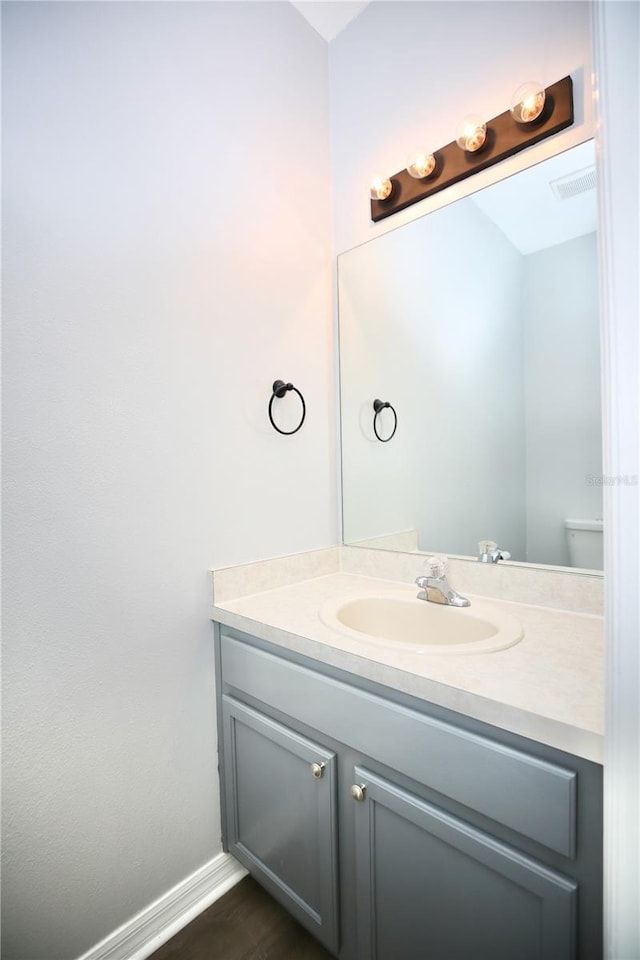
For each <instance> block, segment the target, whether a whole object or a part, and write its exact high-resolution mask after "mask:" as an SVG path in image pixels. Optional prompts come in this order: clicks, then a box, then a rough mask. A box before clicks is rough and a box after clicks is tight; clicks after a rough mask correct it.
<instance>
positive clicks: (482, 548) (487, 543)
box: [478, 540, 498, 555]
mask: <svg viewBox="0 0 640 960" xmlns="http://www.w3.org/2000/svg"><path fill="white" fill-rule="evenodd" d="M497 549H498V544H497V543H496V542H495V540H480V542H479V543H478V554H479V555H480V554H483V553H493V551H494V550H497Z"/></svg>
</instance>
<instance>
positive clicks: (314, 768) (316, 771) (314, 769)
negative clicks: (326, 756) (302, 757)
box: [311, 763, 324, 780]
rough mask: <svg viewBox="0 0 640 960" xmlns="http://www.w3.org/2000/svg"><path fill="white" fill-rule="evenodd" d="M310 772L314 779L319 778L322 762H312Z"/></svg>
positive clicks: (322, 766) (322, 771) (322, 769)
mask: <svg viewBox="0 0 640 960" xmlns="http://www.w3.org/2000/svg"><path fill="white" fill-rule="evenodd" d="M311 773H312V775H313V776H314V777H315V778H316V780H319V779H320V777H321V776H322V774H323V773H324V763H312V764H311Z"/></svg>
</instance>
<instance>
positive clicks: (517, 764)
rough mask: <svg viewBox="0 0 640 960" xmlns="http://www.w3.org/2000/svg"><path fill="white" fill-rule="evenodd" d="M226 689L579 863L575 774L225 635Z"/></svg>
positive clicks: (223, 652) (223, 672) (223, 644)
mask: <svg viewBox="0 0 640 960" xmlns="http://www.w3.org/2000/svg"><path fill="white" fill-rule="evenodd" d="M221 645H222V646H221V657H222V679H223V685H224V686H225V688H227V687H231V688H232V689H234V690H237V691H239V692H243V693H245V694H247V695H249V696H251V697H254V698H255V699H257V700H260V701H262V702H263V703H265V704H268V705H269V706H272V707H274V708H276V709H277V710H280V711H282V712H283V713H285V714H287V715H289V716H291V717H293V718H295V719H297V720H299V721H301V722H302V723H305V724H307V725H308V726H310V727H313V728H314V729H316V730H322V732H323V733H324V734H326V735H327V736H328V737H331V738H332V739H335V740H338V741H340V742H342V743H345V744H348V745H349V746H351V747H353V748H354V749H355V750H358V751H361V752H362V753H364V754H366V755H368V756H370V757H373V758H375V759H376V760H378V761H379V762H380V763H383V764H385V765H386V766H389V767H391V768H393V769H394V770H397V771H398V772H399V773H401V774H404V775H405V776H407V777H410V778H411V779H413V780H416V781H417V782H418V783H423V784H425V785H428V786H429V787H431V788H432V789H434V790H437V791H438V792H439V793H442V794H444V795H445V796H448V797H450V798H451V799H453V800H456V801H458V802H459V803H462V804H465V805H466V806H468V807H470V808H472V809H473V810H476V811H478V813H481V814H484V815H485V816H487V817H490V818H492V819H493V820H497V821H498V822H499V823H501V824H504V825H505V826H506V827H509V828H510V829H512V830H515V831H517V832H518V833H521V834H523V835H524V836H526V837H529V838H530V839H532V840H535V841H537V842H538V843H541V844H543V845H544V846H546V847H549V848H550V849H551V850H555V851H556V852H558V853H560V854H562V855H563V856H566V857H574V856H575V833H576V827H575V817H576V815H575V809H576V780H577V775H576V773H575V771H572V770H568V769H565V768H564V767H561V766H558V765H556V764H553V763H547V762H546V761H544V760H540V759H538V758H537V757H533V756H530V755H529V754H527V753H524V752H522V751H520V750H515V749H513V748H511V747H507V746H504V745H503V744H500V743H497V742H495V741H493V740H489V739H488V738H486V737H483V736H480V735H478V734H475V733H471V732H469V731H467V730H465V729H463V728H461V727H457V726H454V725H453V724H450V723H447V722H444V721H441V720H437V719H435V718H433V717H429V716H427V715H424V714H422V713H418V712H417V711H415V710H412V709H410V708H408V707H403V706H400V705H399V704H396V703H392V702H389V701H387V700H385V699H383V698H382V697H379V696H376V695H375V694H371V693H367V692H366V691H363V690H359V689H357V688H355V687H352V686H350V685H349V684H347V683H343V682H341V681H339V680H335V679H333V678H332V677H326V676H323V675H322V674H319V673H316V672H315V671H313V670H311V669H308V668H307V667H303V666H300V665H299V664H296V663H291V662H290V661H288V660H284V659H282V658H280V657H277V656H275V655H273V654H271V653H267V652H266V651H264V650H258V649H256V648H255V647H251V646H249V645H248V644H246V643H244V642H242V641H240V640H238V639H236V638H235V637H233V636H230V635H228V634H226V632H225V631H224V630H223V632H222V636H221Z"/></svg>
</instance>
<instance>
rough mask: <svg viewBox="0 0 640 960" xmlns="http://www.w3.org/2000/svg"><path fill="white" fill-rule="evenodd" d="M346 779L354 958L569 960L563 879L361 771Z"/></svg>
mask: <svg viewBox="0 0 640 960" xmlns="http://www.w3.org/2000/svg"><path fill="white" fill-rule="evenodd" d="M354 776H355V782H356V783H358V784H360V785H362V786H363V788H364V802H361V803H356V804H355V810H354V816H355V839H356V875H357V898H358V957H359V960H397V958H398V957H434V958H435V957H438V958H441V957H442V958H443V957H447V960H461V958H470V957H474V958H489V957H490V958H491V960H515V958H518V960H575V953H576V895H577V884H576V883H575V882H574V881H573V880H570V879H568V878H567V877H563V876H561V875H560V874H558V873H556V872H555V871H552V870H549V869H548V868H547V867H545V866H543V865H542V864H540V863H537V862H536V861H534V860H532V859H530V858H529V857H525V856H523V855H522V854H520V853H518V852H517V851H515V850H513V849H512V848H510V847H508V846H506V845H505V844H502V843H498V842H496V841H495V840H493V839H492V838H491V837H489V836H487V835H486V834H484V833H483V832H482V831H479V830H476V829H474V828H473V827H471V826H469V825H468V824H466V823H464V822H463V821H461V820H459V819H458V818H456V817H453V816H451V815H450V814H448V813H446V812H445V811H444V810H441V809H439V808H438V807H435V806H433V805H432V804H429V803H426V802H425V801H423V800H421V799H420V798H419V797H415V796H413V795H412V794H410V793H407V792H406V791H404V790H402V789H400V788H399V787H397V786H396V785H395V784H393V783H391V782H390V781H388V780H386V779H384V778H382V777H378V776H376V775H375V774H372V773H371V772H370V771H368V770H366V769H364V768H358V767H356V768H355V771H354ZM390 864H393V865H394V866H395V869H394V870H390V869H389V865H390Z"/></svg>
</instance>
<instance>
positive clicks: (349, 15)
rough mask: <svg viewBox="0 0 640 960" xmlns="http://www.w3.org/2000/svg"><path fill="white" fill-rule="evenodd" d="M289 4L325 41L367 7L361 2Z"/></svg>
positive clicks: (338, 0) (293, 0)
mask: <svg viewBox="0 0 640 960" xmlns="http://www.w3.org/2000/svg"><path fill="white" fill-rule="evenodd" d="M291 3H292V4H293V6H294V7H295V8H296V10H299V11H300V13H301V14H302V16H303V17H304V18H305V19H306V20H308V21H309V23H310V24H311V26H312V27H313V28H314V29H315V30H317V31H318V33H319V34H320V36H321V37H324V39H325V40H327V41H331V40H333V38H334V37H337V36H338V34H339V33H340V31H341V30H344V28H345V27H346V26H347V24H348V23H351V21H352V20H354V19H355V18H356V17H357V16H358V14H360V13H362V11H363V10H364V8H365V7H368V6H369V3H368V2H363V0H291Z"/></svg>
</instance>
